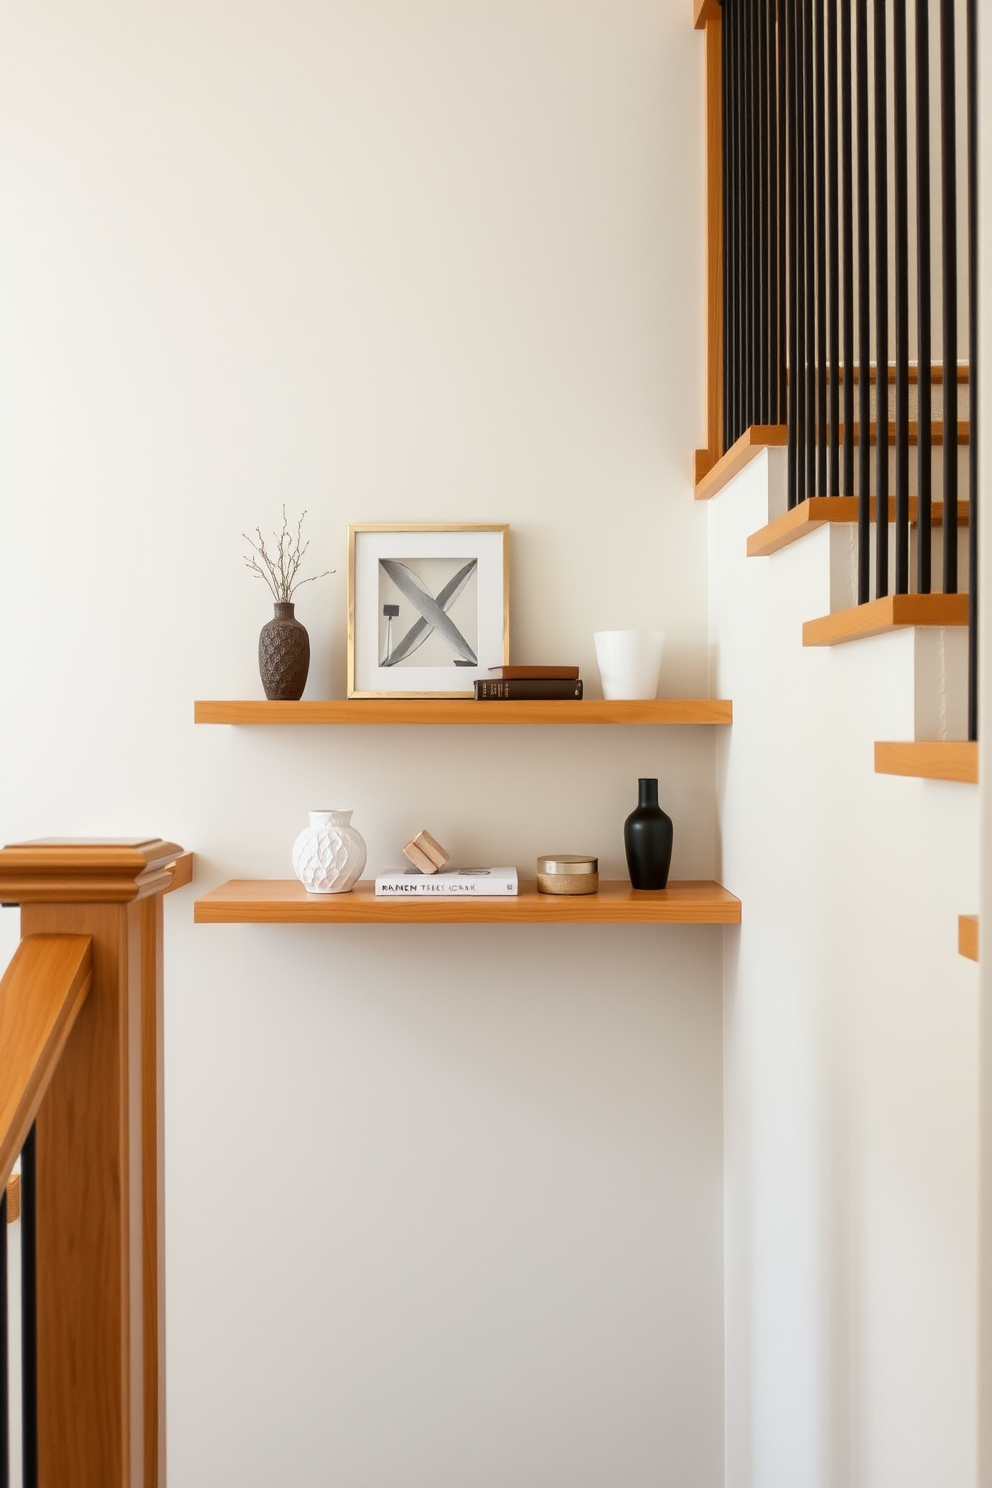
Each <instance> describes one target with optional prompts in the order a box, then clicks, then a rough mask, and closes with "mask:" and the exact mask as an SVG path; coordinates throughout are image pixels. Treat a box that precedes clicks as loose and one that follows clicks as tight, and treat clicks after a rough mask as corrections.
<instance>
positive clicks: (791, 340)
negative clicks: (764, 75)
mask: <svg viewBox="0 0 992 1488" xmlns="http://www.w3.org/2000/svg"><path fill="white" fill-rule="evenodd" d="M780 5H781V12H780V13H781V15H782V17H783V20H784V23H785V62H786V79H787V94H786V97H787V103H786V110H785V114H784V115H783V128H784V130H785V156H786V174H787V178H788V182H787V189H786V214H787V218H788V222H787V228H786V252H787V258H788V262H787V266H786V274H787V280H788V301H787V307H786V309H787V322H788V323H787V332H786V341H787V346H788V360H787V370H786V396H787V399H788V408H787V419H786V423H787V426H788V431H789V434H788V453H787V467H786V468H787V493H788V494H787V500H788V505H789V508H790V510H791V508H792V507H794V506H796V505H797V504H798V502H799V500H800V496H799V446H800V434H799V430H800V424H799V366H800V361H799V345H800V333H799V323H800V303H801V302H800V299H799V207H798V192H799V164H798V160H799V142H798V138H797V136H798V122H797V117H796V116H797V113H798V109H797V97H798V91H797V86H796V82H797V79H796V7H795V0H780Z"/></svg>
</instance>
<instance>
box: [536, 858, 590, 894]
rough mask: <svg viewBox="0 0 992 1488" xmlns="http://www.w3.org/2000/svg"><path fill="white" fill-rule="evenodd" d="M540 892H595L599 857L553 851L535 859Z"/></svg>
mask: <svg viewBox="0 0 992 1488" xmlns="http://www.w3.org/2000/svg"><path fill="white" fill-rule="evenodd" d="M537 887H538V892H539V893H541V894H595V893H596V891H597V889H598V888H599V859H598V858H590V857H588V856H585V855H578V854H574V853H554V854H549V855H548V856H547V857H544V858H538V860H537Z"/></svg>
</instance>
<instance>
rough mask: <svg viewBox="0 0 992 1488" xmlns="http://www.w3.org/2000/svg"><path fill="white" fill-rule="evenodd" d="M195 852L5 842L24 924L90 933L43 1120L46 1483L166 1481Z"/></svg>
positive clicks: (99, 1485)
mask: <svg viewBox="0 0 992 1488" xmlns="http://www.w3.org/2000/svg"><path fill="white" fill-rule="evenodd" d="M177 860H178V862H177ZM189 861H190V860H189V859H188V858H184V857H183V856H182V849H181V848H179V847H177V846H176V845H175V843H171V842H162V841H159V840H157V839H155V840H147V841H146V840H142V839H140V838H135V839H126V840H124V839H115V840H108V841H102V842H100V841H92V842H91V841H79V840H73V841H69V840H66V841H58V840H46V841H40V842H25V843H16V844H14V845H12V846H9V847H5V848H3V849H2V850H0V901H2V902H3V903H5V904H20V905H21V934H22V936H27V935H36V934H39V933H56V934H62V935H65V934H73V935H87V936H90V937H91V938H92V957H93V963H92V964H93V981H92V987H91V990H90V993H89V996H88V997H87V999H86V1002H85V1003H84V1004H83V1007H82V1009H81V1010H80V1013H79V1016H78V1019H77V1022H76V1024H75V1027H74V1028H73V1029H72V1032H71V1034H70V1036H69V1038H68V1041H67V1043H66V1046H65V1049H64V1051H63V1054H62V1057H61V1059H60V1061H59V1064H58V1066H57V1068H56V1070H55V1073H54V1075H53V1077H52V1080H51V1084H50V1085H49V1087H48V1091H47V1094H46V1095H45V1098H44V1100H43V1102H42V1105H41V1108H40V1110H39V1112H38V1116H37V1121H36V1132H37V1279H38V1459H39V1460H38V1466H39V1484H40V1488H164V1484H165V1470H164V1469H165V1433H164V1424H165V1423H164V1398H165V1391H164V1385H165V1379H164V1367H163V1366H164V1332H163V1327H162V1320H163V1301H164V1293H163V1276H162V1266H163V1207H162V1179H163V1169H162V1078H161V1063H162V895H163V893H164V892H167V891H168V890H169V889H170V888H175V887H177V886H178V883H179V882H184V881H187V880H188V877H189Z"/></svg>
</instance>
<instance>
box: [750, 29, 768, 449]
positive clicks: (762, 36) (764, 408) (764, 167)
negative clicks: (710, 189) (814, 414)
mask: <svg viewBox="0 0 992 1488" xmlns="http://www.w3.org/2000/svg"><path fill="white" fill-rule="evenodd" d="M769 16H770V7H769V6H767V4H766V3H763V4H759V7H757V10H756V16H754V22H756V33H757V48H756V51H757V95H759V118H757V125H759V126H757V156H759V167H757V193H756V204H757V214H756V216H757V259H759V274H757V283H759V335H757V338H756V353H757V359H759V366H757V408H756V414H757V418H756V423H757V424H769V423H770V418H769V408H770V391H772V378H770V372H772V359H770V356H769V339H770V324H772V238H770V232H769V226H770V223H769V213H770V190H769V186H770V174H769V137H770V121H769V104H767V95H769V88H767V64H769V51H767V28H769V24H770V21H769Z"/></svg>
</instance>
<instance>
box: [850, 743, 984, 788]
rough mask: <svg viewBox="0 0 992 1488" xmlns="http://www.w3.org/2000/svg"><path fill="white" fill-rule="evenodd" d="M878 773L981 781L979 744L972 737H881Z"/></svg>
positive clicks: (965, 782) (877, 748) (877, 752)
mask: <svg viewBox="0 0 992 1488" xmlns="http://www.w3.org/2000/svg"><path fill="white" fill-rule="evenodd" d="M875 773H876V774H877V775H910V776H914V777H916V778H917V779H920V780H956V781H959V782H960V783H961V784H962V785H977V784H978V745H977V744H976V743H975V742H974V740H969V739H935V740H919V739H918V740H907V741H902V740H878V741H877V742H876V744H875Z"/></svg>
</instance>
